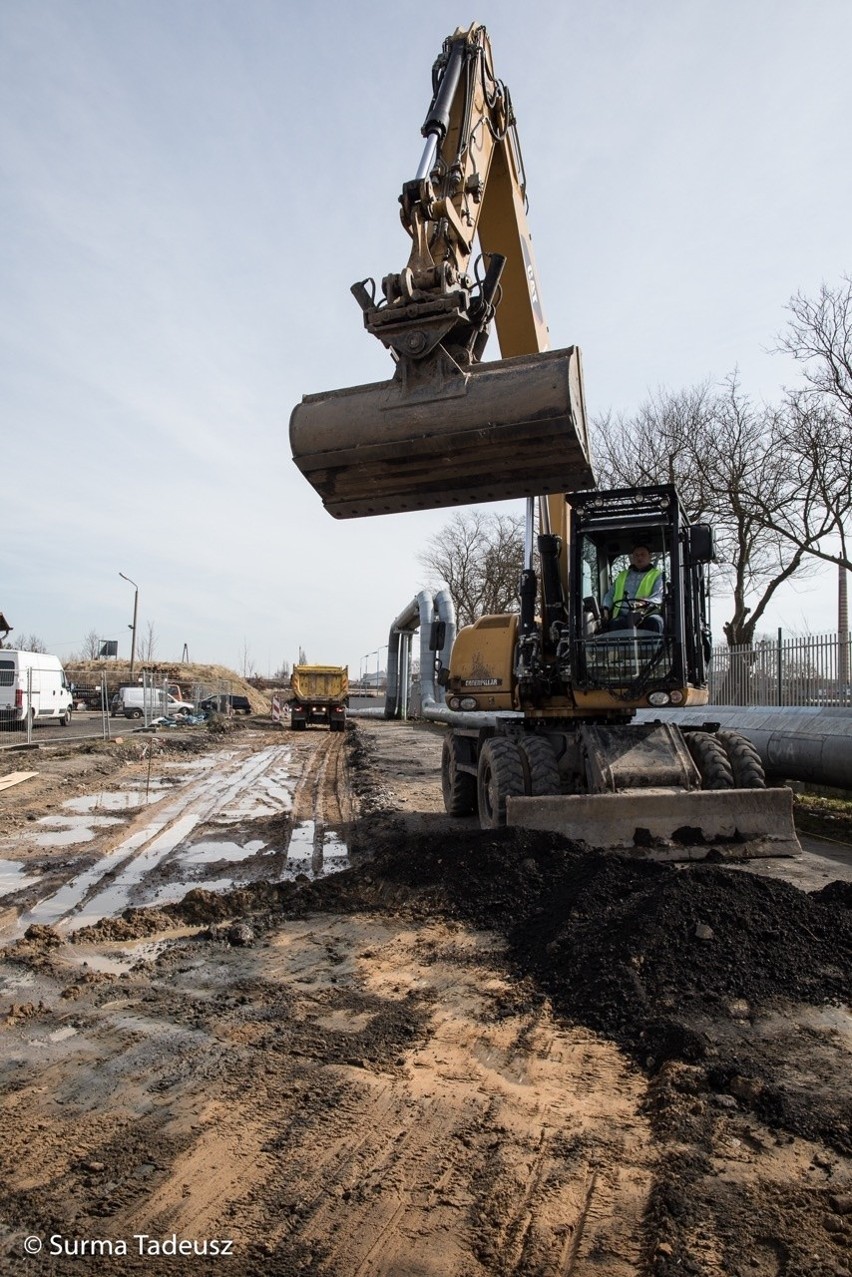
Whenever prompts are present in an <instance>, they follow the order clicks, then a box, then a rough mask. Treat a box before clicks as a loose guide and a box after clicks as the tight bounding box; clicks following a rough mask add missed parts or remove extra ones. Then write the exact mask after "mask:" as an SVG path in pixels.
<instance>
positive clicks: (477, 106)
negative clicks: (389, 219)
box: [290, 24, 800, 859]
mask: <svg viewBox="0 0 852 1277" xmlns="http://www.w3.org/2000/svg"><path fill="white" fill-rule="evenodd" d="M432 90H433V91H432V101H431V105H430V107H429V111H428V113H427V115H426V119H425V122H424V124H423V129H422V133H423V137H424V139H425V146H424V150H423V153H422V157H421V160H420V163H419V165H418V169H417V173H416V175H415V177H414V178H413V179H412V180H411V181H408V182H406V183H405V184H404V186H403V188H402V194H401V195H400V215H401V218H402V223H403V226H404V227H405V229H406V231H407V232H408V234H409V236H410V238H411V251H410V255H409V259H408V263H407V265H406V266H405V267H404V268H403V269H402V270H401V271H400V272H399V273H394V274H390V275H387V276H385V278H384V279H383V280H382V283H381V290H379V289H378V287H377V286H376V284H375V282H374V281H373V280H371V279H368V280H362V281H359V282H358V283H356V284H354V285H353V286H352V293H353V295H354V297H355V299H356V301H357V302H358V304H359V305H360V307H361V310H362V312H363V320H364V325H365V327H366V329H367V331H368V332H370V333H372V334H373V335H374V336H376V337H377V338H378V339H379V340H380V341H381V342H382V344H383V345H384V346H385V347H386V348H387V349H388V350H389V352H390V354H391V357H392V359H393V361H394V363H395V365H396V366H395V371H394V375H393V378H392V379H391V380H389V381H386V382H381V383H375V384H372V385H367V386H356V387H349V388H346V389H342V390H336V391H331V392H326V393H323V394H315V395H306V396H305V397H304V398H303V400H302V402H301V403H300V404H298V405H297V406H296V407H295V408H294V410H293V413H292V415H291V419H290V442H291V448H292V453H293V460H294V461H295V463H296V465H297V466H298V468H299V469H300V470H301V472H302V473H303V474H304V475H305V477H306V478H307V479H308V480H309V482H310V483H311V484H312V485H313V487H314V488H315V489H316V491H317V492H318V493H319V495H320V496H321V498H322V500H323V503H324V505H325V507H326V509H327V510H328V511H329V512H330V513H331V514H332V515H334V516H335V517H337V518H342V519H346V518H357V517H362V516H366V515H376V514H385V513H392V512H398V511H403V510H416V509H433V508H438V507H444V506H455V505H468V504H473V503H477V502H484V501H496V500H501V499H505V498H513V497H524V498H525V499H526V509H527V518H526V536H525V553H524V570H523V572H522V576H521V582H520V591H519V593H520V605H519V611H518V612H513V613H509V614H506V615H501V616H484V617H481V618H480V619H479V620H478V621H477V622H476V623H475V624H474V625H472V626H469V627H466V628H464V629H462V630H461V631H460V632H459V634H458V636H457V637H456V640H455V643H454V644H453V648H452V653H451V656H450V662H449V666H448V667H447V668H443V669H441V670H439V673H438V681H439V683H441V684H442V685H443V686H444V688H445V694H446V705H447V707H448V711H449V719H450V722H449V725H448V730H447V735H446V738H445V741H444V746H443V758H442V786H443V793H444V802H445V806H446V809H447V811H448V812H449V813H450V814H451V815H454V816H468V815H471V814H473V813H477V814H478V816H479V821H480V824H481V825H482V826H483V827H485V828H490V827H496V826H499V825H502V824H504V823H508V824H510V825H516V826H523V827H526V828H533V829H545V830H556V831H558V832H561V833H564V834H566V835H567V836H569V837H571V838H573V839H575V840H577V841H582V842H584V843H586V844H587V845H588V846H590V847H595V848H604V849H614V850H618V851H620V852H626V853H628V854H632V855H637V856H643V857H647V856H650V857H654V858H662V859H693V858H698V857H703V856H707V855H708V854H717V855H721V856H728V855H733V856H745V857H751V856H759V855H796V854H799V852H800V847H799V844H798V841H797V839H796V835H795V832H794V828H793V821H792V795H791V793H790V792H789V790H787V789H784V788H778V789H769V788H767V787H766V782H765V778H764V774H763V768H762V766H761V763H760V759H759V756H758V754H757V752H756V751H755V750H754V748H753V747H752V746H751V744H750V743H749V742H748V741H747V740H746V739H745V738H743V737H741V736H739V735H738V734H737V733H733V732H730V731H720V730H718V725H717V724H714V723H713V722H712V711H708V720H707V722H706V723H704V724H703V725H702V726H700V727H697V728H696V727H689V728H687V727H684V726H680V725H678V724H677V722H674V721H670V719H671V711H672V709H673V708H674V709H676V708H678V707H690V708H693V709H694V708H695V707H696V706H704V705H706V704H707V703H708V699H709V698H708V690H707V666H708V662H709V659H710V633H709V627H708V623H707V615H706V583H705V575H704V568H705V565H706V564H707V563H708V562H710V561H711V560H712V559H713V536H712V529H711V528H710V527H709V526H708V525H706V524H690V523H689V522H688V520H687V519H686V518H685V515H684V511H683V509H682V506H681V503H680V500H679V498H678V494H677V492H676V491H675V489H674V488H673V487H672V486H670V485H657V486H653V487H646V488H634V489H619V490H614V491H601V490H598V489H596V487H595V486H594V485H595V479H594V474H593V470H592V466H591V463H590V456H589V445H588V432H587V424H586V408H585V397H584V389H583V375H582V362H581V357H580V352H579V350H578V348H577V347H576V346H571V347H568V348H566V349H562V350H555V351H551V350H549V349H548V344H549V343H548V330H547V326H546V323H545V320H544V312H543V309H542V304H541V293H540V289H539V284H538V278H537V274H536V268H535V260H534V257H533V252H532V243H531V239H530V234H529V228H528V225H527V216H526V178H525V174H524V168H523V161H522V158H521V150H520V145H519V142H518V137H517V132H516V127H515V116H514V111H513V108H512V101H511V97H510V95H509V92H508V89H507V88H506V86H505V85H504V84H503V83H501V82H500V81H499V80H498V79H497V78H496V77H495V75H494V69H493V61H492V54H491V45H490V41H489V38H488V35H487V33H486V30H485V28H484V27H483V26H481V25H477V24H474V25H472V26H470V27H468V28H465V29H462V28H459V29H458V30H457V31H455V32H454V33H453V35H451V36H449V37H448V38H447V39H446V40H445V41H444V44H443V47H442V50H441V53H440V55H439V57H438V59H437V60H436V62H435V65H434V68H433V85H432ZM477 239H478V242H479V245H480V247H481V250H482V255H481V258H479V259H478V260H477V259H476V258H475V254H474V249H475V245H476V242H477ZM483 263H484V265H483ZM492 323H493V324H494V325H495V326H496V329H497V334H498V337H499V341H500V350H501V355H502V358H501V359H500V360H497V361H491V362H482V355H483V352H484V349H485V344H486V342H487V340H488V336H489V332H490V329H491V326H492ZM639 545H641V546H643V547H644V548H645V550H646V551H647V554H648V556H649V559H650V563H651V567H650V569H649V570H650V572H651V574H652V577H653V587H654V588H653V594H652V593H651V591H650V588H648V589H646V590H645V597H642V595H643V590H642V589H641V588H640V589H639V590H638V591H637V590H636V589H635V588H634V589H633V591H632V593H625V592H624V581H625V580H627V579H629V578H627V577H626V574H627V572H628V571H629V569H630V567H631V566H633V563H632V553H633V551H634V549H635V548H636V547H637V546H639ZM650 580H651V577H648V578H646V583H647V581H650ZM619 581H620V582H621V583H622V584H621V585H619ZM619 591H621V593H619ZM637 710H644V711H645V713H644V714H643V715H642V721H637V715H636V711H637ZM654 711H657V712H659V717H655V715H654V713H653V712H654ZM662 711H665V713H663V712H662ZM664 719H665V720H666V721H663V720H664Z"/></svg>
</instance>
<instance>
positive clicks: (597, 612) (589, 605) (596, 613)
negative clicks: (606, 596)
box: [583, 594, 601, 621]
mask: <svg viewBox="0 0 852 1277" xmlns="http://www.w3.org/2000/svg"><path fill="white" fill-rule="evenodd" d="M583 611H584V612H586V613H588V615H589V616H593V617H594V619H595V620H596V621H599V620H600V619H601V609H600V605H599V603H598V601H597V599H596V598H595V597H594V595H592V594H590V595H589V596H588V598H585V599H583Z"/></svg>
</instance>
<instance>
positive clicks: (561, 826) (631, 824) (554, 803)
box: [506, 789, 802, 860]
mask: <svg viewBox="0 0 852 1277" xmlns="http://www.w3.org/2000/svg"><path fill="white" fill-rule="evenodd" d="M506 823H507V824H508V825H514V826H517V827H520V828H522V829H540V830H545V831H548V832H550V833H559V834H564V835H565V837H566V838H571V839H572V840H573V841H576V842H583V843H585V844H586V845H587V846H588V847H590V848H594V849H596V850H601V851H616V852H618V853H619V854H621V855H627V856H635V857H637V858H640V859H644V860H703V859H705V858H706V857H707V856H708V855H710V854H711V852H712V853H714V856H719V855H721V856H722V857H723V858H726V859H731V860H735V859H736V860H740V859H747V860H751V859H754V858H756V857H759V856H800V855H801V854H802V849H801V847H800V845H799V840H798V838H797V837H796V831H795V829H794V827H793V794H792V792H791V790H789V789H702V790H691V791H686V790H666V791H663V790H633V791H629V792H625V793H618V794H577V795H573V794H572V795H566V796H561V795H560V796H556V795H554V796H547V797H542V798H511V797H510V798H507V799H506Z"/></svg>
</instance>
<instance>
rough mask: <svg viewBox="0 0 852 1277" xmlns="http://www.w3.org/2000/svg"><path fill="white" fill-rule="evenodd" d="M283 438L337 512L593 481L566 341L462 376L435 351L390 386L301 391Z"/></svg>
mask: <svg viewBox="0 0 852 1277" xmlns="http://www.w3.org/2000/svg"><path fill="white" fill-rule="evenodd" d="M290 445H291V448H292V451H293V460H294V461H295V463H296V465H297V466H298V467H299V469H300V470H301V472H302V474H303V475H304V476H305V478H306V479H307V480H308V482H309V483H310V484H311V485H312V486H313V487H314V488H315V489H316V491H317V492H318V493H319V495H320V496H321V497H322V500H323V503H324V505H325V508H326V509H327V510H328V511H329V513H330V514H333V515H334V516H335V518H338V519H352V518H359V517H361V516H364V515H375V514H395V513H398V512H399V511H402V510H432V509H436V508H438V507H441V506H452V505H470V504H475V503H476V502H480V501H500V500H504V499H505V498H508V497H527V496H538V495H542V494H545V493H548V492H570V491H573V490H576V489H579V488H588V487H591V486H593V485H594V475H593V473H592V469H591V466H590V463H589V458H588V441H587V435H586V420H585V408H584V404H583V388H582V372H581V368H580V354H579V351H578V350H577V348H576V347H575V346H571V347H569V348H568V349H566V350H554V351H548V352H547V353H545V354H542V355H523V356H520V357H518V358H515V359H502V360H497V361H495V362H493V363H487V364H475V365H474V366H473V367H472V368H470V369H469V370H467V371H465V372H462V371H461V370H460V369H459V368H458V367H457V366H456V365H454V364H452V361H451V360H449V359H447V358H446V357H445V356H443V355H442V354H441V353H440V352H439V355H438V357H436V358H435V359H432V358H430V359H429V360H425V361H423V362H422V363H421V364H418V365H412V364H408V365H406V367H405V369H401V370H399V371H398V373H397V376H396V377H395V378H394V379H393V380H392V381H383V382H376V383H374V384H372V385H368V386H352V387H349V388H347V389H345V390H333V391H330V392H329V393H327V394H320V395H306V396H305V397H304V399H303V400H302V402H301V403H300V404H297V406H296V407H295V408H294V409H293V412H292V415H291V417H290Z"/></svg>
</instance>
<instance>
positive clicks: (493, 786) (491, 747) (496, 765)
mask: <svg viewBox="0 0 852 1277" xmlns="http://www.w3.org/2000/svg"><path fill="white" fill-rule="evenodd" d="M524 789H525V786H524V768H523V764H522V763H521V755H520V751H519V749H518V746H517V745H516V743H515V742H514V741H513V740H509V739H508V738H507V737H505V736H495V737H492V739H491V740H487V741H486V742H485V744H484V745H483V746H482V749H481V751H480V754H479V766H478V768H477V773H476V797H477V806H478V808H479V824H480V826H481V827H482V828H483V829H499V828H500V826H501V825H505V823H506V799H507V798H509V797H510V796H511V797H513V798H520V797H521V796H522V795H523V793H524Z"/></svg>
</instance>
